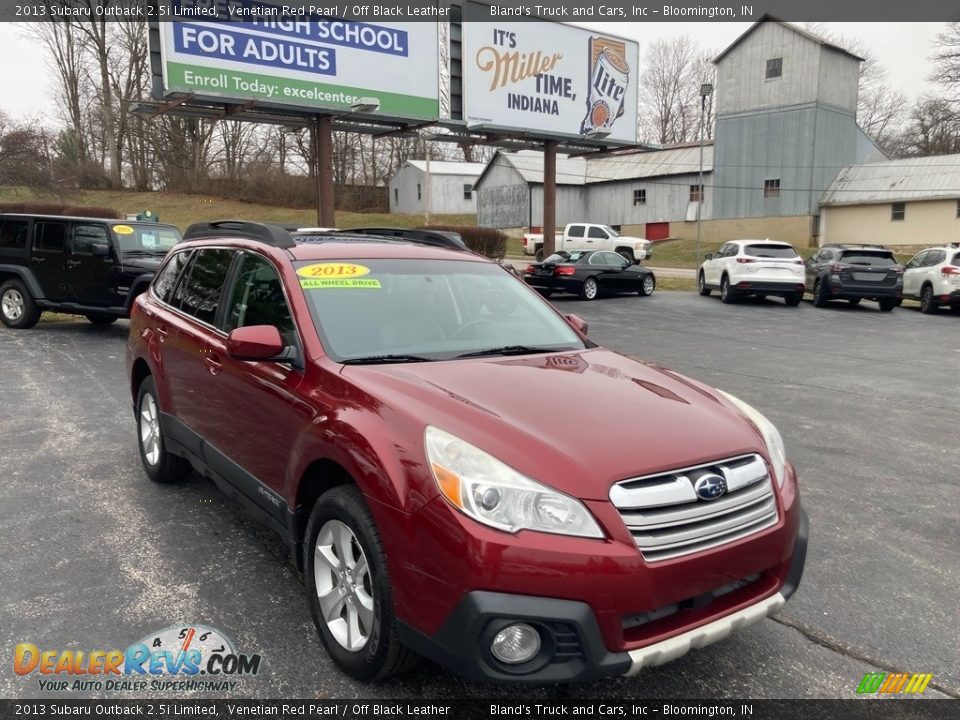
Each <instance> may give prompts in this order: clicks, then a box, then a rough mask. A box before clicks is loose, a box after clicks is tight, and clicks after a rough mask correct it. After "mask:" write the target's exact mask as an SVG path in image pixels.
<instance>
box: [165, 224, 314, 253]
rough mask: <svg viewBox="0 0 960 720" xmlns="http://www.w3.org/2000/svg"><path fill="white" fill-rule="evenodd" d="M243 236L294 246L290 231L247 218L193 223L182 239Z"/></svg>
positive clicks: (286, 246)
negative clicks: (250, 220)
mask: <svg viewBox="0 0 960 720" xmlns="http://www.w3.org/2000/svg"><path fill="white" fill-rule="evenodd" d="M218 237H223V238H244V239H248V240H258V241H259V242H262V243H264V244H266V245H273V246H274V247H279V248H292V247H295V246H296V243H295V242H294V241H293V238H292V237H290V233H288V232H287V231H286V230H284V229H283V228H282V227H280V226H279V225H268V224H267V223H258V222H249V221H247V220H214V221H213V222H198V223H193V224H192V225H191V226H190V227H188V228H187V231H186V232H185V233H184V234H183V239H184V240H185V241H186V240H199V239H201V238H218Z"/></svg>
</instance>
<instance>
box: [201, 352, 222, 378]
mask: <svg viewBox="0 0 960 720" xmlns="http://www.w3.org/2000/svg"><path fill="white" fill-rule="evenodd" d="M203 362H204V363H206V366H207V370H209V371H210V374H211V375H219V374H220V371H221V370H223V363H222V362H221V361H220V356H219V355H217V354H216V353H215V352H213V351H209V352H207V356H206V357H205V358H204V359H203Z"/></svg>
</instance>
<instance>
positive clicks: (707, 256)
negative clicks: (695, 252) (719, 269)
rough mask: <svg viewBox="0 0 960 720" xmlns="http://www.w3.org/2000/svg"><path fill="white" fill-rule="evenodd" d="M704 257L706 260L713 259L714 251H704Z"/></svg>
mask: <svg viewBox="0 0 960 720" xmlns="http://www.w3.org/2000/svg"><path fill="white" fill-rule="evenodd" d="M703 259H704V260H713V253H704V254H703Z"/></svg>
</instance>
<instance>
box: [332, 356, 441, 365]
mask: <svg viewBox="0 0 960 720" xmlns="http://www.w3.org/2000/svg"><path fill="white" fill-rule="evenodd" d="M436 359H437V358H431V357H424V356H422V355H369V356H367V357H356V358H347V359H346V360H343V361H342V362H343V364H344V365H378V364H386V363H409V362H435V361H436Z"/></svg>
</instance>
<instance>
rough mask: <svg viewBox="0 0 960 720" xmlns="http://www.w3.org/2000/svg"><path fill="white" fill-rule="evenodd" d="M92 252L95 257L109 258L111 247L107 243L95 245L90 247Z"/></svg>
mask: <svg viewBox="0 0 960 720" xmlns="http://www.w3.org/2000/svg"><path fill="white" fill-rule="evenodd" d="M90 252H91V253H93V255H94V257H107V256H108V255H109V254H110V246H109V245H107V244H106V243H94V244H93V245H91V246H90Z"/></svg>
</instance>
